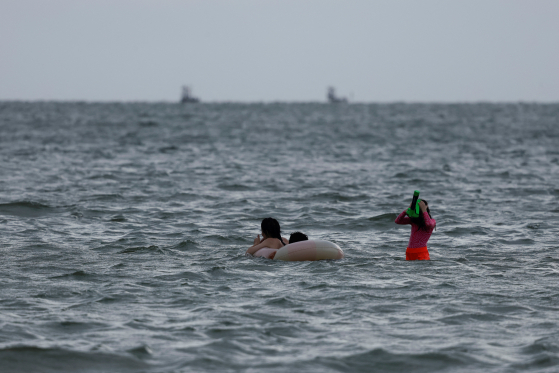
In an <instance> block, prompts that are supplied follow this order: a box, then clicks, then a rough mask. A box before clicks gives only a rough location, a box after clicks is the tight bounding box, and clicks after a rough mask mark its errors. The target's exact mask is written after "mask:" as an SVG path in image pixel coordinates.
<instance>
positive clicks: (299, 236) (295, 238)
mask: <svg viewBox="0 0 559 373" xmlns="http://www.w3.org/2000/svg"><path fill="white" fill-rule="evenodd" d="M308 239H309V237H307V235H306V234H304V233H301V232H293V233H291V236H289V243H294V242H299V241H307V240H308Z"/></svg>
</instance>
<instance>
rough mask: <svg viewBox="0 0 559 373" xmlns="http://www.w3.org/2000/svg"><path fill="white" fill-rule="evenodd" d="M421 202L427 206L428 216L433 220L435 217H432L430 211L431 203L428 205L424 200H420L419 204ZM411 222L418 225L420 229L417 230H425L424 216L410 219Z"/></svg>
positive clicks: (420, 215)
mask: <svg viewBox="0 0 559 373" xmlns="http://www.w3.org/2000/svg"><path fill="white" fill-rule="evenodd" d="M419 201H423V203H425V206H426V207H427V208H426V211H427V214H429V217H430V218H431V219H433V217H432V216H431V210H429V203H427V201H426V200H424V199H420V200H418V201H417V203H419ZM410 220H411V222H412V223H413V224H415V225H417V227H418V228H417V230H420V229H423V228H425V219H423V214H419V217H418V218H410ZM435 229H436V227H435Z"/></svg>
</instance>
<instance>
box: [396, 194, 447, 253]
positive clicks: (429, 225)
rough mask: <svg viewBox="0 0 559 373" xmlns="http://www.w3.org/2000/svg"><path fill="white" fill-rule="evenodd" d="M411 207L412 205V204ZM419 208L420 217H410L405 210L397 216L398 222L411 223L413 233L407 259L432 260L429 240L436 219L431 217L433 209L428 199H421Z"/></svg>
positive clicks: (407, 250) (435, 224)
mask: <svg viewBox="0 0 559 373" xmlns="http://www.w3.org/2000/svg"><path fill="white" fill-rule="evenodd" d="M410 207H411V206H410ZM419 209H420V210H421V213H420V214H419V217H418V218H410V217H409V216H407V215H406V210H404V211H403V212H402V213H401V214H400V215H398V217H397V218H396V221H395V223H396V224H411V235H410V242H409V243H408V248H407V249H406V260H430V259H431V258H429V251H428V250H427V241H429V238H430V237H431V233H433V229H435V227H436V226H437V222H436V221H435V219H433V218H432V217H431V211H430V210H429V205H428V204H427V201H425V200H423V199H422V200H420V202H419Z"/></svg>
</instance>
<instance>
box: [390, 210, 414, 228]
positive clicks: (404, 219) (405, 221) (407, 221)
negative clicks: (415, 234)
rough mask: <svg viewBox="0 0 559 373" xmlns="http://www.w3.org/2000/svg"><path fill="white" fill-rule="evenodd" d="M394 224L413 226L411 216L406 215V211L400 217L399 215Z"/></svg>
mask: <svg viewBox="0 0 559 373" xmlns="http://www.w3.org/2000/svg"><path fill="white" fill-rule="evenodd" d="M394 223H396V224H401V225H404V224H411V219H410V217H409V216H407V215H406V210H404V211H403V212H402V213H401V214H400V215H398V217H397V218H396V220H394Z"/></svg>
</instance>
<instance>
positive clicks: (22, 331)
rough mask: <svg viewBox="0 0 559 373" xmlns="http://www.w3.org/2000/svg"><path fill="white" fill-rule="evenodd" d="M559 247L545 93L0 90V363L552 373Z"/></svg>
mask: <svg viewBox="0 0 559 373" xmlns="http://www.w3.org/2000/svg"><path fill="white" fill-rule="evenodd" d="M415 189H418V190H420V191H421V197H423V198H424V199H426V200H428V201H429V206H430V207H431V213H432V216H433V218H435V219H436V221H437V229H436V231H434V232H433V235H432V237H431V239H430V241H429V251H430V254H431V259H432V260H431V261H406V260H405V249H406V245H407V242H408V239H409V234H410V227H409V226H398V225H396V224H394V219H395V218H396V216H397V215H398V214H399V213H400V212H401V211H403V210H404V209H405V208H406V207H407V206H408V205H409V203H410V201H411V197H412V194H413V191H414V190H415ZM269 216H271V217H274V218H276V219H278V221H279V222H280V224H281V227H282V231H283V234H284V236H286V237H289V234H290V233H291V232H293V231H302V232H304V233H306V234H308V235H309V237H310V238H311V239H323V240H329V241H332V242H335V243H336V244H338V245H339V246H340V247H341V248H342V249H343V251H344V252H345V258H344V259H342V260H339V261H317V262H277V261H272V260H267V259H262V258H252V257H248V256H246V255H245V251H246V249H247V248H248V247H249V246H251V245H252V242H253V239H254V237H256V235H257V234H258V233H260V222H261V220H262V219H263V218H265V217H269ZM558 240H559V104H527V103H518V104H485V103H479V104H406V103H394V104H349V105H347V104H341V105H327V104H318V103H314V104H313V103H308V104H284V103H272V104H234V103H223V104H193V105H180V104H172V103H83V102H66V103H64V102H59V103H57V102H31V103H27V102H0V255H1V256H0V372H77V371H79V372H321V373H322V372H430V373H431V372H473V371H479V372H558V371H559V253H558V249H559V243H558Z"/></svg>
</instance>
